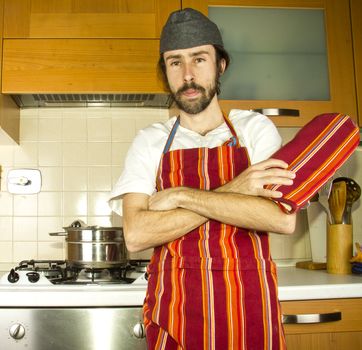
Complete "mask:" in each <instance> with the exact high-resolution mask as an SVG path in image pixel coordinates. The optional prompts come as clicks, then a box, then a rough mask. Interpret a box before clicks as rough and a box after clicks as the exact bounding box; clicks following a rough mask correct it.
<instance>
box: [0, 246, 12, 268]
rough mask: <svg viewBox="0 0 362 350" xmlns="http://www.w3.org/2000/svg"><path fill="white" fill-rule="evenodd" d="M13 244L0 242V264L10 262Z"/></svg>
mask: <svg viewBox="0 0 362 350" xmlns="http://www.w3.org/2000/svg"><path fill="white" fill-rule="evenodd" d="M12 261H14V259H13V242H0V263H6V262H12Z"/></svg>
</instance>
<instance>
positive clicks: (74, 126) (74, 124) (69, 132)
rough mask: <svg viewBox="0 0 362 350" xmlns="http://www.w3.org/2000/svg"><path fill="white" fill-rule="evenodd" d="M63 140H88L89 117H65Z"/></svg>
mask: <svg viewBox="0 0 362 350" xmlns="http://www.w3.org/2000/svg"><path fill="white" fill-rule="evenodd" d="M62 140H63V142H68V141H69V142H85V141H87V119H85V118H75V119H74V118H64V119H63V131H62Z"/></svg>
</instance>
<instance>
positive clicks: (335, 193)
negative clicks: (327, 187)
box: [328, 181, 347, 224]
mask: <svg viewBox="0 0 362 350" xmlns="http://www.w3.org/2000/svg"><path fill="white" fill-rule="evenodd" d="M346 192H347V186H346V182H345V181H338V182H335V181H333V184H332V189H331V193H330V195H329V198H328V203H329V210H330V212H331V218H332V223H333V224H341V223H342V217H343V213H344V209H345V206H346Z"/></svg>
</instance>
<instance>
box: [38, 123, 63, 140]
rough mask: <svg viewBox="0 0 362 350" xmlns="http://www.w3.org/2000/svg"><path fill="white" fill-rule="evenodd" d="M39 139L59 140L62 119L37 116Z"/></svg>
mask: <svg viewBox="0 0 362 350" xmlns="http://www.w3.org/2000/svg"><path fill="white" fill-rule="evenodd" d="M38 140H39V141H61V140H62V119H61V118H52V119H49V118H39V139H38Z"/></svg>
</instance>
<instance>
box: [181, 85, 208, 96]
mask: <svg viewBox="0 0 362 350" xmlns="http://www.w3.org/2000/svg"><path fill="white" fill-rule="evenodd" d="M188 89H193V90H197V91H200V92H202V93H204V92H205V91H206V89H205V88H203V87H202V86H201V85H198V84H196V83H195V82H191V83H185V84H184V85H182V86H181V87H180V88H179V89H178V90H177V93H176V94H177V95H180V94H182V93H183V92H185V91H187V90H188Z"/></svg>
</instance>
